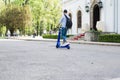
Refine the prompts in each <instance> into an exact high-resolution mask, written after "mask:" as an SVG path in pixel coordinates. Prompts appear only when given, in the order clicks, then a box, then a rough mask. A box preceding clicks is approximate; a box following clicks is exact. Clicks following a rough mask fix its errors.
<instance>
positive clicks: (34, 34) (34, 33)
mask: <svg viewBox="0 0 120 80" xmlns="http://www.w3.org/2000/svg"><path fill="white" fill-rule="evenodd" d="M36 35H37V33H36V30H34V32H33V38H35V36H36Z"/></svg>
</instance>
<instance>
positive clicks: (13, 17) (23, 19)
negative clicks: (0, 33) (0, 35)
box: [0, 5, 32, 34]
mask: <svg viewBox="0 0 120 80" xmlns="http://www.w3.org/2000/svg"><path fill="white" fill-rule="evenodd" d="M0 23H1V24H3V25H5V26H6V27H7V29H9V30H10V31H11V33H12V34H13V32H14V31H15V30H16V29H18V28H19V29H20V30H23V29H24V27H27V26H31V24H32V16H31V11H30V8H29V6H24V7H20V6H16V5H8V6H7V7H6V9H5V10H3V12H2V15H1V16H0Z"/></svg>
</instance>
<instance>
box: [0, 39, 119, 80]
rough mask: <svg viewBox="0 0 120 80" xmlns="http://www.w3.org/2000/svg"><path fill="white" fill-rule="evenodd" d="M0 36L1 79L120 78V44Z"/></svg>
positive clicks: (105, 79)
mask: <svg viewBox="0 0 120 80" xmlns="http://www.w3.org/2000/svg"><path fill="white" fill-rule="evenodd" d="M55 45H56V43H55V42H50V41H49V42H47V41H45V42H44V41H24V40H9V39H5V40H2V39H0V80H120V47H119V46H106V45H88V44H74V43H71V44H70V46H71V49H70V50H68V49H61V48H58V49H56V48H55Z"/></svg>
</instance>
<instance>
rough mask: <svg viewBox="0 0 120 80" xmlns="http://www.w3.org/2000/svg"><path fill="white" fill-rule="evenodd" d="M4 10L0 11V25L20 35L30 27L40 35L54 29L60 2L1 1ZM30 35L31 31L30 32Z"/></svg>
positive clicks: (36, 0)
mask: <svg viewBox="0 0 120 80" xmlns="http://www.w3.org/2000/svg"><path fill="white" fill-rule="evenodd" d="M1 3H4V5H5V9H3V8H2V9H3V10H2V11H1V10H0V23H1V24H2V25H5V26H6V27H7V29H9V30H10V31H11V33H13V31H15V30H16V29H19V30H20V31H21V32H22V33H25V34H26V33H28V32H25V31H28V30H24V29H26V28H25V27H26V26H27V28H28V27H29V28H30V27H31V24H32V26H33V27H34V29H36V30H38V34H39V35H42V33H43V30H45V29H46V30H47V31H50V30H51V29H54V28H56V25H57V24H58V22H59V18H60V16H61V5H60V0H52V1H51V0H2V1H1V2H0V7H1ZM30 34H31V31H30Z"/></svg>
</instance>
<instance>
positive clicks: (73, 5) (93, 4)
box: [62, 0, 120, 34]
mask: <svg viewBox="0 0 120 80" xmlns="http://www.w3.org/2000/svg"><path fill="white" fill-rule="evenodd" d="M62 6H63V9H67V10H68V13H69V16H70V17H71V19H72V21H73V27H72V29H70V30H69V31H68V33H69V34H78V33H81V32H82V31H84V30H88V29H87V28H89V29H94V30H102V31H103V32H115V33H118V34H120V15H119V14H120V0H63V5H62Z"/></svg>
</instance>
